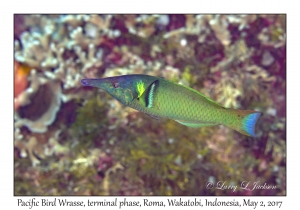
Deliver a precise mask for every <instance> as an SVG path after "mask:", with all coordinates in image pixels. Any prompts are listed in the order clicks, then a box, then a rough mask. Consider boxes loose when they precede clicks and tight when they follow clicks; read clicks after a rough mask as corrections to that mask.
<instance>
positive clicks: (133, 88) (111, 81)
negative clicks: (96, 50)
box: [81, 74, 261, 137]
mask: <svg viewBox="0 0 300 210" xmlns="http://www.w3.org/2000/svg"><path fill="white" fill-rule="evenodd" d="M81 84H82V85H83V86H92V87H97V88H100V89H102V90H104V91H106V92H107V93H108V94H110V95H111V96H112V97H113V98H115V99H117V100H118V101H119V102H120V103H122V104H124V105H125V106H128V107H131V108H133V109H135V110H138V111H140V112H143V113H145V114H147V115H149V116H151V117H153V118H155V119H161V118H167V119H172V120H175V121H176V122H178V123H180V124H182V125H185V126H188V127H193V128H199V127H204V126H216V125H224V126H227V127H229V128H231V129H233V130H235V131H238V132H239V133H242V134H244V135H247V136H251V137H256V135H255V124H256V122H257V120H258V118H259V116H260V115H261V112H258V111H255V110H239V109H232V108H225V107H224V106H222V105H221V104H219V103H217V102H215V101H213V100H212V99H210V98H209V97H207V96H205V95H203V94H202V93H200V92H198V91H196V90H194V89H192V88H190V87H187V86H183V85H180V84H177V83H174V82H171V81H169V80H167V79H165V78H162V77H156V76H150V75H144V74H132V75H123V76H115V77H106V78H99V79H88V78H86V79H82V80H81Z"/></svg>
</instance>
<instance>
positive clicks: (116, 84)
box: [112, 82, 120, 88]
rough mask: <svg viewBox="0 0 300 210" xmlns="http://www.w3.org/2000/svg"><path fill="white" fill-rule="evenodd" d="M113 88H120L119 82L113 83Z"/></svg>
mask: <svg viewBox="0 0 300 210" xmlns="http://www.w3.org/2000/svg"><path fill="white" fill-rule="evenodd" d="M112 86H113V87H114V88H118V87H119V86H120V84H119V83H118V82H113V83H112Z"/></svg>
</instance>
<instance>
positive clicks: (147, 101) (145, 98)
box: [139, 80, 159, 108]
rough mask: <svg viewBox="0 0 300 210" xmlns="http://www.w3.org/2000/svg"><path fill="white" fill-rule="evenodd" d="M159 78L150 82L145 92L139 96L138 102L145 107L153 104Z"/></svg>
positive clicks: (150, 106)
mask: <svg viewBox="0 0 300 210" xmlns="http://www.w3.org/2000/svg"><path fill="white" fill-rule="evenodd" d="M158 85H159V80H155V81H154V82H152V83H151V85H149V86H148V87H147V89H146V90H145V92H144V93H143V94H142V95H141V97H140V99H139V100H140V102H141V103H142V104H143V105H144V106H145V107H147V108H152V107H153V105H154V99H155V95H156V92H157V89H158Z"/></svg>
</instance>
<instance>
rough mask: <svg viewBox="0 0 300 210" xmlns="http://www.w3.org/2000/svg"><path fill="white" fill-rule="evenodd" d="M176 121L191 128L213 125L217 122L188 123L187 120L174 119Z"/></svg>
mask: <svg viewBox="0 0 300 210" xmlns="http://www.w3.org/2000/svg"><path fill="white" fill-rule="evenodd" d="M175 121H176V122H178V123H180V124H182V125H185V126H188V127H191V128H200V127H204V126H213V125H218V124H204V123H189V122H182V121H179V120H175Z"/></svg>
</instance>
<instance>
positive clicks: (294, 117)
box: [0, 0, 300, 209]
mask: <svg viewBox="0 0 300 210" xmlns="http://www.w3.org/2000/svg"><path fill="white" fill-rule="evenodd" d="M293 2H297V1H276V0H264V1H262V0H252V1H241V0H232V1H220V0H209V1H207V0H206V1H200V0H195V1H191V0H185V1H172V2H171V1H161V0H159V1H158V0H151V1H138V0H136V1H133V0H131V1H121V0H120V1H88V0H85V1H57V0H51V1H32V0H27V1H5V3H6V5H5V6H4V5H3V3H1V6H0V8H1V13H0V14H1V18H0V27H1V32H0V37H1V39H0V41H1V45H0V46H1V59H0V60H1V64H2V65H1V67H0V69H1V83H0V84H1V86H0V87H1V95H2V96H1V99H2V100H1V105H2V106H1V109H0V116H1V120H2V121H1V126H0V128H1V131H2V132H3V134H2V135H1V147H0V148H1V149H2V150H1V152H0V155H1V156H0V157H1V163H2V164H1V170H0V171H1V173H0V174H1V179H0V180H1V185H0V186H1V190H0V192H1V198H0V200H1V201H0V206H1V209H2V206H3V207H9V208H3V209H12V208H15V207H17V199H18V198H20V197H13V165H14V164H13V48H12V47H13V14H14V13H37V12H38V13H86V12H87V13H153V12H155V13H287V56H288V59H287V62H288V65H287V69H288V71H287V88H288V93H287V97H288V98H287V100H288V102H289V103H288V107H287V157H288V163H287V168H288V170H287V175H288V177H287V184H288V186H287V196H286V197H252V198H253V199H254V200H264V201H267V200H283V201H284V204H283V206H282V207H281V209H287V208H288V207H294V206H299V198H298V197H299V196H298V187H299V181H298V180H297V178H296V176H299V157H298V156H296V154H299V152H298V150H299V148H300V147H299V133H297V132H296V131H297V129H299V128H298V125H299V111H298V110H299V107H300V104H299V91H298V90H299V85H298V84H299V78H300V75H299V68H300V65H299V63H298V62H297V61H299V60H300V59H299V57H300V55H299V49H300V48H299V40H300V36H299V30H300V29H299V20H300V19H299V15H298V13H299V10H298V9H296V8H298V6H297V4H294V3H293ZM296 144H297V145H296ZM26 198H29V197H26ZM41 198H47V197H38V199H41ZM65 198H69V199H70V200H78V199H80V200H87V199H89V198H88V197H65ZM97 198H100V197H93V198H91V199H93V200H96V199H97ZM109 198H112V197H109ZM119 198H121V197H119ZM122 198H123V197H122ZM148 198H151V197H148ZM160 198H161V197H155V199H157V200H158V199H160ZM185 198H187V197H185ZM205 198H209V199H211V198H212V197H202V199H205ZM219 198H220V199H221V200H232V199H233V198H236V199H242V198H243V197H219ZM49 199H53V197H49ZM101 199H102V198H101ZM129 199H137V200H142V199H143V198H141V197H129ZM163 199H165V200H166V198H165V197H164V198H163ZM71 208H72V209H73V208H74V207H70V208H69V209H71ZM99 208H100V207H94V209H99ZM26 209H27V208H26ZM101 209H106V208H103V207H102V208H101ZM109 209H111V208H109ZM127 209H129V208H127ZM130 209H131V208H130ZM167 209H168V208H167ZM170 209H171V208H170ZM198 209H199V208H198ZM251 209H252V208H251Z"/></svg>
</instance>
